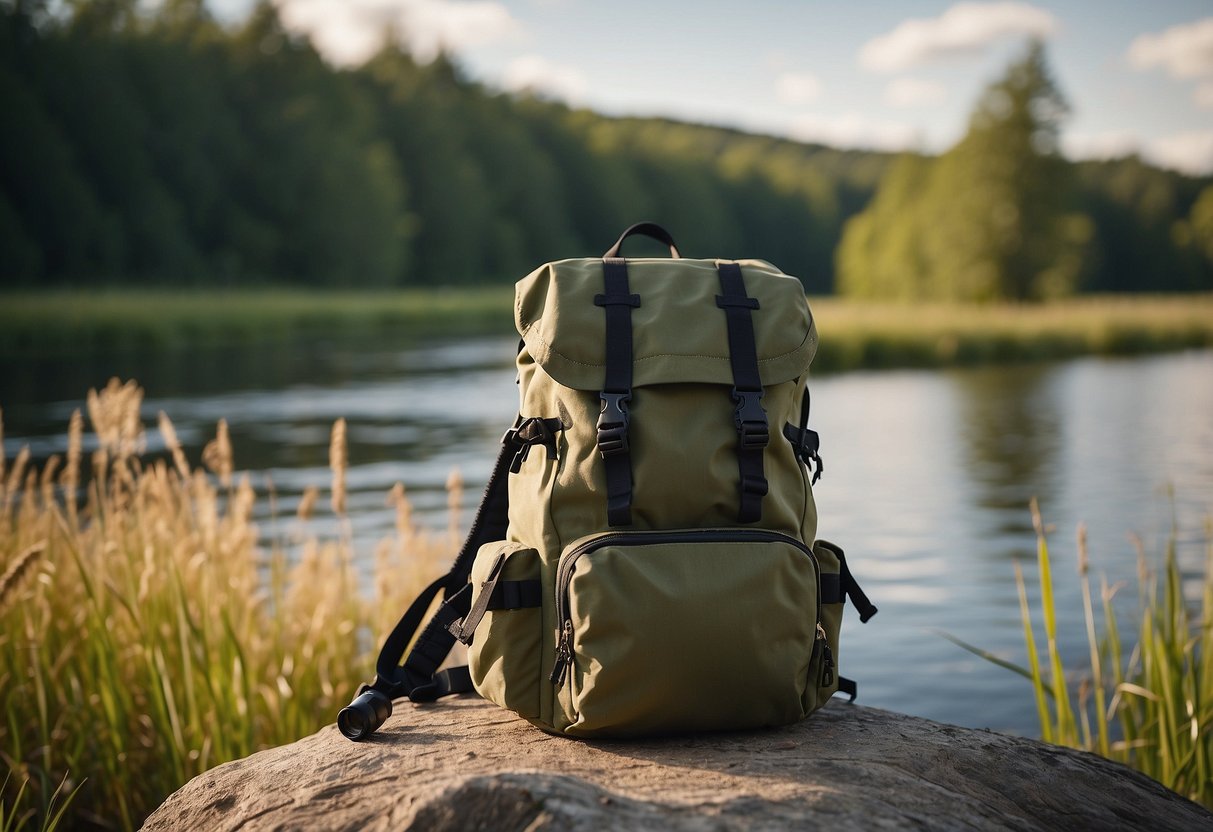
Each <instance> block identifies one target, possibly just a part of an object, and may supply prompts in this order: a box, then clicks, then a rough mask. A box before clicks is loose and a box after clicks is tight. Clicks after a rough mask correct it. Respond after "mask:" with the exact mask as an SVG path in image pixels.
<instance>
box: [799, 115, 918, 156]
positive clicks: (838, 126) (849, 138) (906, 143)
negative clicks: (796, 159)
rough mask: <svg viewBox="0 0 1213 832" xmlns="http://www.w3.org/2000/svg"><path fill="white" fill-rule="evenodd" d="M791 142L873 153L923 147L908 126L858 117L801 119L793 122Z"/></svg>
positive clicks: (817, 116) (807, 116)
mask: <svg viewBox="0 0 1213 832" xmlns="http://www.w3.org/2000/svg"><path fill="white" fill-rule="evenodd" d="M788 133H789V135H790V136H791V137H792V138H793V139H797V140H798V141H802V142H819V143H821V144H827V145H833V146H835V147H847V148H852V147H864V148H872V149H874V150H905V149H906V148H910V147H916V146H918V145H920V144H922V135H921V133H920V132H919V131H918V129H917V128H915V127H913V126H911V125H909V124H899V123H895V122H878V121H871V120H869V119H867V118H866V117H864V116H863V115H860V114H859V113H855V112H850V113H844V114H843V115H841V116H822V115H815V114H811V115H803V116H800V117H798V118H796V119H793V121H792V123H791V125H790V127H789V129H788Z"/></svg>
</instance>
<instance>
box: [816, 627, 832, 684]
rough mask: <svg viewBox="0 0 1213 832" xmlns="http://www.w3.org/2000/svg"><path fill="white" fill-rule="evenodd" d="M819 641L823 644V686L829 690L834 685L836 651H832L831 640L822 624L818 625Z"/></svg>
mask: <svg viewBox="0 0 1213 832" xmlns="http://www.w3.org/2000/svg"><path fill="white" fill-rule="evenodd" d="M817 640H818V641H820V642H821V686H822V687H823V688H828V687H829V686H830V685H832V684H834V651H832V650H831V649H830V640H829V639H828V638H826V631H825V628H824V627H822V626H821V625H820V624H818V625H817Z"/></svg>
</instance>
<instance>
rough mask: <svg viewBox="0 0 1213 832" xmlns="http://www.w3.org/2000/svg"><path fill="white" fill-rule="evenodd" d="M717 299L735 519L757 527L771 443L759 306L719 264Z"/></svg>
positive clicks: (736, 274)
mask: <svg viewBox="0 0 1213 832" xmlns="http://www.w3.org/2000/svg"><path fill="white" fill-rule="evenodd" d="M716 270H717V272H718V273H719V275H720V291H721V294H719V295H717V296H716V305H717V306H719V307H720V308H721V309H723V310H724V313H725V320H726V323H727V325H728V328H729V365H730V366H731V367H732V368H733V401H734V403H736V405H737V408H736V411H735V412H734V415H733V421H734V423H735V424H736V426H737V471H738V473H739V475H740V492H741V495H740V508H739V510H738V512H737V520H738V522H741V523H756V522H758V521H759V520H761V519H762V498H763V497H765V496H766V494H767V478H766V476H765V475H764V473H763V467H762V455H763V452H764V451H765V449H766V446H767V443H768V442H770V428H769V427H768V423H767V414H766V411H765V410H763V409H762V395H763V390H762V378H761V377H760V376H759V373H758V347H757V345H756V344H755V342H754V321H753V319H752V318H751V313H752V312H753V310H755V309H757V308H758V301H757V300H756V299H755V298H752V297H750V296H749V295H747V294H746V290H745V280H744V279H743V278H742V276H741V267H740V266H738V265H737V264H736V263H718V264H717V266H716Z"/></svg>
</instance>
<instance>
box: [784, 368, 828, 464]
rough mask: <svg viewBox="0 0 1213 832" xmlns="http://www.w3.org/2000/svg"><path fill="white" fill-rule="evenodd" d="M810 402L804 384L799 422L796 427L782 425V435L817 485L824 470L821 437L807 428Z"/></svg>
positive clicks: (807, 390) (807, 389) (806, 387)
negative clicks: (789, 442)
mask: <svg viewBox="0 0 1213 832" xmlns="http://www.w3.org/2000/svg"><path fill="white" fill-rule="evenodd" d="M810 404H812V399H811V398H810V396H809V388H808V386H807V385H806V386H805V388H804V395H803V396H802V397H801V399H800V424H799V425H798V426H797V427H792V426H791V425H784V427H783V435H784V436H786V437H787V438H788V440H789V441H791V443H792V444H793V445H794V446H795V448H796V455H797V456H798V457H800V461H801V462H803V463H804V464H805V465H807V466H808V467H809V470H811V471H812V472H813V479H812V481H811V482H810V484H811V485H817V481H818V480H819V479H821V474H822V472H823V471H825V469H826V466H825V463H824V462H822V460H821V437H820V436H818V435H817V431H815V430H809V405H810ZM789 429H791V430H793V431H795V435H793V434H792V433H789Z"/></svg>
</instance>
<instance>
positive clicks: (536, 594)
mask: <svg viewBox="0 0 1213 832" xmlns="http://www.w3.org/2000/svg"><path fill="white" fill-rule="evenodd" d="M504 566H505V552H504V551H502V552H501V553H500V554H499V555H497V559H496V560H495V561H493V565H492V567H490V569H489V574H488V577H487V578H485V580H484V581H483V582H482V583H481V584H480V593H479V594H478V595H477V596H476V603H474V604H472V605H471V609H469V610H468V611H467V614H466V615H464V616H463V617H462V618H460V619H457V620H456V621H453V622H450V623H449V624H447V630H448V631H450V633H451V635H453V636H454V637H455V638H456V639H458V640H459V641H461V642H463V643H464V644H471V643H472V636H473V635H474V634H475V632H476V628H477V627H479V626H480V622H481V620H483V619H484V614H485V613H486V612H488V611H489V610H494V609H496V610H507V609H520V608H522V607H538V606H539V605H540V604H541V603H542V590H541V585H540V583H539V581H538V580H529V581H503V580H501V572H502V569H503V568H504ZM467 588H468V590H469V591H470V589H471V584H469V585H468V587H467ZM532 602H533V603H532ZM405 666H406V667H407V666H408V662H405Z"/></svg>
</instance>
